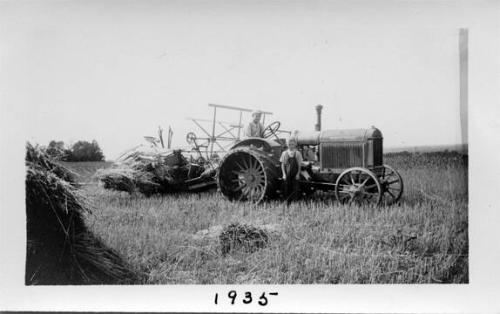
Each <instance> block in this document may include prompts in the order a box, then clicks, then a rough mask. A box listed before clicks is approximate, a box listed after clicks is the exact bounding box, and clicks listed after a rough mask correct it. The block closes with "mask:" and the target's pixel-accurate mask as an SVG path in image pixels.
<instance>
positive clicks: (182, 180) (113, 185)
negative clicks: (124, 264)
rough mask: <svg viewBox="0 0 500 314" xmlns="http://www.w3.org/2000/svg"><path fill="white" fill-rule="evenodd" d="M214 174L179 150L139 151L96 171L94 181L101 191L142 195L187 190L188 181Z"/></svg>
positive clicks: (208, 177) (132, 152) (210, 176)
mask: <svg viewBox="0 0 500 314" xmlns="http://www.w3.org/2000/svg"><path fill="white" fill-rule="evenodd" d="M214 174H215V171H207V169H205V168H204V167H203V166H200V165H198V164H194V163H190V162H188V160H187V159H186V157H184V156H183V154H182V152H181V151H180V150H167V151H160V150H156V151H141V150H137V149H135V150H132V151H129V152H128V153H126V154H124V155H123V156H122V157H121V158H119V160H118V161H117V162H116V163H115V165H114V166H113V167H112V168H109V169H103V170H100V171H99V172H98V173H97V175H96V176H97V178H98V179H99V180H100V181H101V182H102V184H103V187H104V188H105V189H111V190H117V191H125V192H128V193H135V192H140V193H143V194H145V195H152V194H157V193H171V192H177V191H184V190H187V184H188V182H189V180H192V179H195V178H201V179H202V180H203V179H206V180H207V181H208V180H211V178H212V177H213V175H214Z"/></svg>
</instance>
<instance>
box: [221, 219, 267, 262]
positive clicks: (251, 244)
mask: <svg viewBox="0 0 500 314" xmlns="http://www.w3.org/2000/svg"><path fill="white" fill-rule="evenodd" d="M219 242H220V245H221V250H222V254H223V255H225V254H227V253H229V252H231V251H234V250H237V249H243V250H244V251H246V252H254V251H256V250H257V249H260V248H263V247H265V246H266V245H267V244H268V242H269V236H268V234H267V232H266V231H264V230H263V229H259V228H256V227H253V226H250V225H247V224H239V223H233V224H230V225H229V226H227V227H225V228H224V229H223V230H222V232H221V233H220V235H219Z"/></svg>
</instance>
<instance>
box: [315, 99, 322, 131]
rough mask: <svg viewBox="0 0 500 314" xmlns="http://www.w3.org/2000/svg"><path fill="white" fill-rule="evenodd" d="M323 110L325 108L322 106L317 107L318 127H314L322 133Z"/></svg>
mask: <svg viewBox="0 0 500 314" xmlns="http://www.w3.org/2000/svg"><path fill="white" fill-rule="evenodd" d="M322 109H323V106H322V105H317V106H316V114H317V118H318V120H317V123H316V125H315V126H314V129H315V130H316V131H321V110H322Z"/></svg>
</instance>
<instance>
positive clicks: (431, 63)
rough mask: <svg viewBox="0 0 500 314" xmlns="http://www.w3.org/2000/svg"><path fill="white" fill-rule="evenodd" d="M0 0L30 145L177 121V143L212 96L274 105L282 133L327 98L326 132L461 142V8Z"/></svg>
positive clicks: (125, 140) (127, 144)
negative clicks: (363, 131)
mask: <svg viewBox="0 0 500 314" xmlns="http://www.w3.org/2000/svg"><path fill="white" fill-rule="evenodd" d="M399 3H401V2H399ZM2 6H3V9H4V11H3V12H8V14H5V15H4V16H3V18H4V21H3V22H2V24H1V26H2V28H1V29H0V35H1V37H0V39H1V41H0V48H1V50H0V52H1V57H2V58H1V61H2V63H1V69H2V71H3V73H4V76H2V79H3V83H5V84H4V85H3V86H4V92H3V94H2V96H3V102H4V105H5V106H9V108H14V107H15V108H18V109H16V110H15V113H14V114H13V119H15V121H16V124H18V126H21V127H22V129H23V130H24V132H25V134H26V140H29V141H32V142H35V143H39V144H43V145H46V144H48V142H49V141H50V140H52V139H55V140H63V141H65V142H66V143H69V144H70V143H74V142H76V141H78V140H93V139H95V140H97V141H98V143H99V144H100V146H101V148H102V149H103V151H104V154H105V156H106V158H107V159H113V158H116V157H117V156H118V155H119V154H120V152H123V151H125V150H127V149H129V148H131V147H134V146H136V145H138V144H143V143H145V141H144V140H143V136H146V135H151V136H155V135H156V132H157V128H158V126H162V127H163V128H164V129H168V127H169V126H171V127H172V129H173V131H174V137H173V146H185V145H186V142H185V136H186V133H187V132H189V131H194V132H195V133H197V134H198V135H200V136H201V135H202V132H201V130H200V129H199V128H198V127H197V126H196V125H195V124H193V123H192V122H191V121H189V120H187V119H186V118H187V117H195V118H205V119H211V118H212V115H213V111H212V109H211V108H209V107H208V104H209V103H215V104H222V105H231V106H238V107H245V108H251V109H261V110H266V111H271V112H273V115H272V117H270V118H269V117H268V118H267V119H266V122H269V121H273V120H278V121H280V122H281V123H282V128H283V129H285V130H313V128H314V124H315V120H316V113H315V110H314V107H315V106H316V105H317V104H321V105H323V107H324V109H323V119H322V120H323V121H322V124H323V128H324V129H349V128H369V127H371V126H372V125H373V126H376V127H377V128H379V129H380V130H381V131H382V133H383V135H384V145H385V146H386V147H398V146H420V145H448V144H460V143H462V139H461V129H460V128H461V125H460V110H459V108H460V107H459V52H458V33H459V28H460V27H466V26H467V25H463V23H462V22H461V21H462V19H463V18H464V17H465V16H466V15H467V14H468V13H467V12H468V11H467V9H468V8H467V6H466V5H465V4H464V3H462V2H457V3H455V2H448V3H447V5H444V2H437V1H436V2H420V3H417V2H405V5H396V2H390V1H386V2H379V5H377V6H375V5H371V6H369V5H365V2H356V1H352V2H335V1H329V2H326V1H309V2H305V1H304V2H303V1H289V2H283V1H274V2H268V1H267V2H264V1H252V2H250V1H238V2H229V1H227V2H226V1H215V2H203V1H187V2H182V3H181V2H176V1H142V2H129V1H120V2H115V1H103V2H97V1H85V2H83V1H43V2H36V1H35V2H4V3H2ZM380 12H384V14H383V15H381V14H379V13H380ZM473 36H474V34H470V35H469V38H470V41H471V45H473V44H477V43H478V39H477V38H476V39H474V37H473ZM475 40H476V41H475ZM5 74H7V75H5ZM5 86H6V87H5ZM219 117H220V119H221V120H225V121H235V122H236V121H237V120H238V113H237V112H232V111H226V112H222V113H220V115H219ZM249 119H250V117H249V115H248V114H246V115H245V116H244V121H245V122H247V121H249ZM207 127H208V125H207Z"/></svg>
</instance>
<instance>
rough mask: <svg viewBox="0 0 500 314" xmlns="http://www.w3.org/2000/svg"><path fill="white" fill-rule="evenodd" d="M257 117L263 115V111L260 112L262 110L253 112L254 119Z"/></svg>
mask: <svg viewBox="0 0 500 314" xmlns="http://www.w3.org/2000/svg"><path fill="white" fill-rule="evenodd" d="M256 115H262V111H260V110H254V111H252V117H253V116H256Z"/></svg>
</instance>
